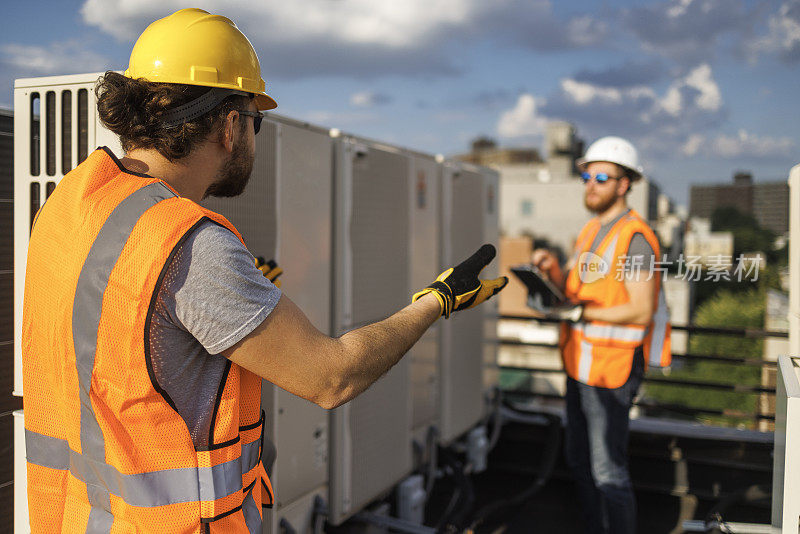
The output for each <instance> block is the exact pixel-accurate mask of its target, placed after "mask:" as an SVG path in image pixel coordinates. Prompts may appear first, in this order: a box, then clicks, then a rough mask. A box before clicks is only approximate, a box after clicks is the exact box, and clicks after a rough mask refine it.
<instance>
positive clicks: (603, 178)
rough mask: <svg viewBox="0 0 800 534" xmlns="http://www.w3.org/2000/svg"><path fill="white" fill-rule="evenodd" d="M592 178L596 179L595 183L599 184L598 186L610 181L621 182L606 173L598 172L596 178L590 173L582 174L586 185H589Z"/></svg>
mask: <svg viewBox="0 0 800 534" xmlns="http://www.w3.org/2000/svg"><path fill="white" fill-rule="evenodd" d="M592 178H594V180H595V182H597V183H598V184H604V183H606V182H607V181H609V180H619V177H616V176H609V175H607V174H606V173H604V172H598V173H597V174H595V175H594V176H593V175H591V174H589V173H588V172H582V173H581V179H582V180H583V183H585V184H588V183H589V181H590V180H591V179H592Z"/></svg>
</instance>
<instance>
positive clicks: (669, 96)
mask: <svg viewBox="0 0 800 534" xmlns="http://www.w3.org/2000/svg"><path fill="white" fill-rule="evenodd" d="M687 89H688V91H687ZM687 100H688V101H687ZM659 103H660V105H661V109H663V110H664V111H666V112H667V113H669V114H670V115H672V116H673V117H677V116H679V115H680V114H681V113H682V112H684V111H685V109H686V108H687V106H693V107H695V108H697V109H699V110H702V111H708V112H715V111H719V110H720V108H721V107H722V93H720V90H719V86H718V85H717V82H716V81H715V80H714V75H713V73H712V72H711V67H710V66H708V64H706V63H703V64H702V65H699V66H697V67H695V68H694V69H692V70H691V71H690V72H689V74H687V75H686V76H684V77H683V78H679V79H677V80H675V81H673V82H672V83H671V84H670V86H669V87H668V88H667V92H666V94H665V95H664V97H663V98H662V99H661V100H660V102H659Z"/></svg>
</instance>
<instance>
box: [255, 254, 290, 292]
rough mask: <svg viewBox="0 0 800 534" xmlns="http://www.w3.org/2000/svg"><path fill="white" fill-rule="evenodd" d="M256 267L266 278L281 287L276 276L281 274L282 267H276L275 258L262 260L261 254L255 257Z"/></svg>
mask: <svg viewBox="0 0 800 534" xmlns="http://www.w3.org/2000/svg"><path fill="white" fill-rule="evenodd" d="M256 268H258V270H259V271H261V272H262V273H264V276H265V277H266V279H267V280H269V281H270V282H272V283H273V285H274V286H275V287H281V281H280V280H278V277H279V276H280V275H282V274H283V269H281V268H280V267H278V264H277V263H275V260H269V261H264V258H263V257H262V256H259V257H257V258H256Z"/></svg>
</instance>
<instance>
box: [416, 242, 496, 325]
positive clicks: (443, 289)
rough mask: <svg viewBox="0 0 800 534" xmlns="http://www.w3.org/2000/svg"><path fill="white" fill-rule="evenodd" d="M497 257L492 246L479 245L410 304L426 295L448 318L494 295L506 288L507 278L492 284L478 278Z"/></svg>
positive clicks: (491, 281)
mask: <svg viewBox="0 0 800 534" xmlns="http://www.w3.org/2000/svg"><path fill="white" fill-rule="evenodd" d="M495 254H497V252H496V250H495V248H494V246H492V245H489V244H486V245H483V246H482V247H481V248H480V249H479V250H478V252H476V253H475V254H473V255H472V256H470V257H469V258H467V259H466V260H464V261H463V262H461V263H459V264H458V265H457V266H455V267H451V268H450V269H447V270H446V271H445V272H443V273H442V274H440V275H439V278H437V279H436V281H434V282H433V283H432V284H431V285H429V286H428V287H426V288H425V289H423V290H422V291H420V292H418V293H415V294H414V296H413V297H412V298H411V301H412V302H416V300H417V299H419V298H420V297H422V296H423V295H427V294H428V293H432V294H433V296H435V297H436V299H437V300H438V301H439V305H440V306H441V308H442V313H441V314H442V315H444V316H445V318H449V317H450V314H451V313H452V312H453V311H458V310H466V309H467V308H472V307H473V306H477V305H478V304H480V303H481V302H483V301H485V300H487V299H488V298H490V297H492V296H494V295H496V294H497V293H499V292H500V290H502V289H503V288H504V287H505V286H506V284H508V278H507V277H505V276H501V277H500V278H495V279H494V280H480V279H479V278H478V274H479V273H480V272H481V271H482V270H483V269H484V267H486V266H487V265H488V264H489V262H491V261H492V259H493V258H494V257H495Z"/></svg>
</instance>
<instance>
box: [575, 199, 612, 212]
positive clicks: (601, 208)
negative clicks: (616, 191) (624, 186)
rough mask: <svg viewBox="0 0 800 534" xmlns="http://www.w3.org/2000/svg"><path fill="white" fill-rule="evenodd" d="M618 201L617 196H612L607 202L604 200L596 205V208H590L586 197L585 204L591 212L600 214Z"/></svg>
mask: <svg viewBox="0 0 800 534" xmlns="http://www.w3.org/2000/svg"><path fill="white" fill-rule="evenodd" d="M616 201H617V197H615V196H612V197H610V198H609V199H608V200H606V201H605V202H602V203H601V204H599V205H597V206H595V207H594V208H590V207H589V206H588V204H587V203H586V200H585V199H584V201H583V205H584V206H586V209H587V210H589V211H590V212H592V213H595V214H599V213H603V212H604V211H606V210H607V209H608V208H610V207H611V206H612V205H613V204H614V202H616Z"/></svg>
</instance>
